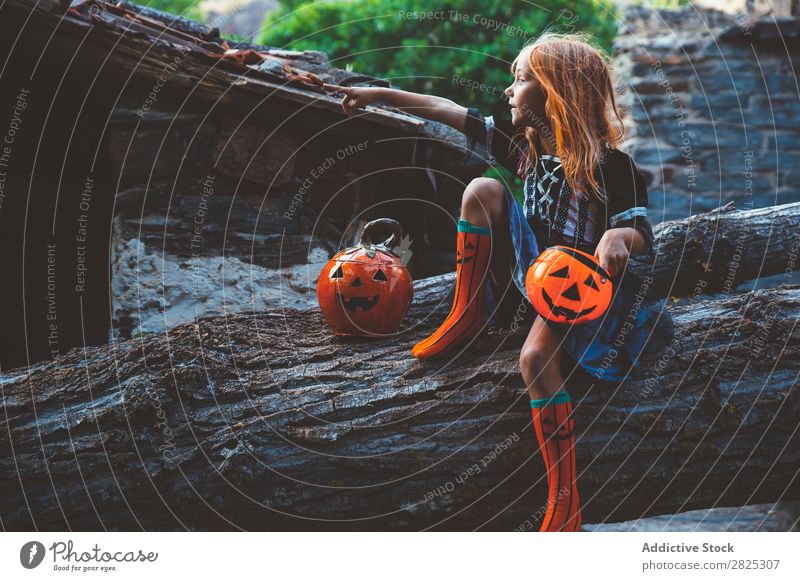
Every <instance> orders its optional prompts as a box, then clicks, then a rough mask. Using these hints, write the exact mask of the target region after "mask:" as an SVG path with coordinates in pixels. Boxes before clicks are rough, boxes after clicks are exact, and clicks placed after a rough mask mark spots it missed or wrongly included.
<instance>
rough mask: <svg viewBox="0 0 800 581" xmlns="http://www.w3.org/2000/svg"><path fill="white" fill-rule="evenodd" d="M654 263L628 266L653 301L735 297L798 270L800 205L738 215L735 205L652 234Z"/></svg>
mask: <svg viewBox="0 0 800 581" xmlns="http://www.w3.org/2000/svg"><path fill="white" fill-rule="evenodd" d="M653 233H654V235H655V244H654V247H655V249H656V254H657V256H656V261H655V263H653V264H647V263H644V262H643V261H641V260H633V261H631V267H632V269H633V270H634V271H635V272H637V273H638V274H640V275H645V274H646V275H648V276H650V277H652V278H653V283H652V285H651V288H650V295H649V296H652V297H656V298H662V297H666V296H669V295H672V296H692V295H694V296H697V295H700V294H713V293H717V292H728V293H730V292H733V291H735V290H736V288H737V286H738V285H739V284H741V283H742V282H744V281H747V280H751V279H754V278H758V277H766V276H771V275H774V274H781V273H783V272H787V271H794V270H798V268H800V263H799V262H798V253H800V202H798V203H794V204H783V205H781V206H771V207H769V208H760V209H757V210H736V209H735V207H734V205H733V202H730V203H728V204H726V205H725V206H722V207H721V208H718V209H716V210H712V211H710V212H704V213H702V214H697V215H695V216H690V217H689V218H686V219H684V220H671V221H669V222H662V223H661V224H658V225H657V226H655V228H654V229H653Z"/></svg>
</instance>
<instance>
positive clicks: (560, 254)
mask: <svg viewBox="0 0 800 581" xmlns="http://www.w3.org/2000/svg"><path fill="white" fill-rule="evenodd" d="M525 286H526V290H527V292H528V298H529V299H530V301H531V303H532V304H533V306H534V308H535V309H536V311H537V312H538V313H539V314H540V315H541V316H542V317H544V318H546V319H549V320H551V321H554V322H556V323H571V324H580V323H586V322H589V321H593V320H595V319H597V318H598V317H600V316H602V314H603V313H604V312H605V311H606V310H607V309H608V306H609V304H610V303H611V295H612V285H611V281H610V278H609V276H608V273H606V272H605V271H604V270H603V269H602V268H601V267H600V265H599V264H598V263H597V261H596V260H595V258H594V257H593V256H591V255H590V254H587V253H585V252H581V251H580V250H576V249H574V248H569V247H566V246H554V247H552V248H548V249H546V250H545V251H544V252H542V253H541V254H540V255H539V258H538V259H537V260H536V262H534V263H533V265H532V266H531V267H530V269H529V270H528V275H527V277H526V280H525Z"/></svg>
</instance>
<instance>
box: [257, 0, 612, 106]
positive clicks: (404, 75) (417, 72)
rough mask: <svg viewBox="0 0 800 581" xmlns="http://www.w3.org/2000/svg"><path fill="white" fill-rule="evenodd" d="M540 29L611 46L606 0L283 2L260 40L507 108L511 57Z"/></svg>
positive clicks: (405, 84)
mask: <svg viewBox="0 0 800 581" xmlns="http://www.w3.org/2000/svg"><path fill="white" fill-rule="evenodd" d="M431 10H434V12H431ZM546 29H552V30H558V31H561V32H575V31H586V32H589V33H591V34H592V35H593V36H594V37H595V39H596V43H597V44H598V45H599V46H600V47H601V48H604V49H606V50H610V48H611V44H612V43H613V40H614V37H615V35H616V29H617V24H616V14H615V11H614V8H613V6H612V3H611V2H610V1H609V0H539V1H537V2H536V3H527V2H525V3H523V2H514V1H509V0H444V1H443V2H442V3H441V4H436V5H435V9H433V8H432V4H431V2H429V1H427V0H357V1H356V0H322V1H317V2H300V1H298V0H289V1H288V2H284V6H282V7H281V8H280V9H278V10H276V11H274V12H271V13H269V14H267V17H266V20H265V22H264V28H263V30H264V32H263V33H262V36H261V38H260V42H261V43H262V44H265V45H268V46H276V47H283V48H287V49H294V50H304V49H309V50H323V51H325V52H327V53H328V56H329V57H330V59H331V62H332V64H333V65H334V66H337V67H339V68H348V67H352V69H353V70H356V71H358V72H363V73H366V74H371V75H374V76H376V77H380V78H384V79H387V80H389V81H390V82H391V83H392V84H393V85H395V86H397V87H401V88H403V89H406V90H410V91H416V92H422V93H427V94H435V95H440V96H443V97H448V98H450V99H453V100H454V101H456V102H458V103H461V104H464V105H471V106H476V107H479V108H481V110H482V111H484V112H485V113H486V114H489V113H499V114H502V115H505V116H507V115H508V108H507V105H505V98H504V96H503V89H505V88H506V87H507V86H508V85H509V84H510V82H511V74H510V72H509V66H510V64H511V61H512V60H513V59H514V57H515V56H516V55H517V53H518V52H519V50H520V48H522V46H523V45H524V44H525V42H526V41H527V40H529V39H532V38H535V37H536V36H538V35H539V34H540V33H541V32H543V31H544V30H546Z"/></svg>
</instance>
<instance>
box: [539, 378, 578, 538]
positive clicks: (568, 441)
mask: <svg viewBox="0 0 800 581" xmlns="http://www.w3.org/2000/svg"><path fill="white" fill-rule="evenodd" d="M531 411H532V412H533V427H534V430H535V431H536V439H537V440H538V442H539V448H540V450H541V452H542V456H543V458H544V465H545V470H546V471H547V488H548V492H547V511H546V512H545V515H544V520H543V521H542V527H541V528H540V529H539V530H540V532H541V531H579V530H580V529H581V508H580V499H579V498H578V486H577V483H576V481H575V479H576V476H577V471H576V469H575V423H574V421H573V420H572V404H571V403H570V400H569V394H568V393H567V392H566V391H564V390H563V389H562V390H561V391H559V392H558V393H557V394H555V395H554V396H553V397H550V398H547V399H534V400H531Z"/></svg>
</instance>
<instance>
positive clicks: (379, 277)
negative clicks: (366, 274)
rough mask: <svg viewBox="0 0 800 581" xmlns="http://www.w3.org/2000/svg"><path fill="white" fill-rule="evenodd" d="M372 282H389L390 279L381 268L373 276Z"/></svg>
mask: <svg viewBox="0 0 800 581" xmlns="http://www.w3.org/2000/svg"><path fill="white" fill-rule="evenodd" d="M372 280H379V281H382V282H387V281H388V280H389V279H387V278H386V273H385V272H383V271H382V270H381V269H380V268H379V269H378V270H377V271H376V272H375V274H374V275H373V277H372Z"/></svg>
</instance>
